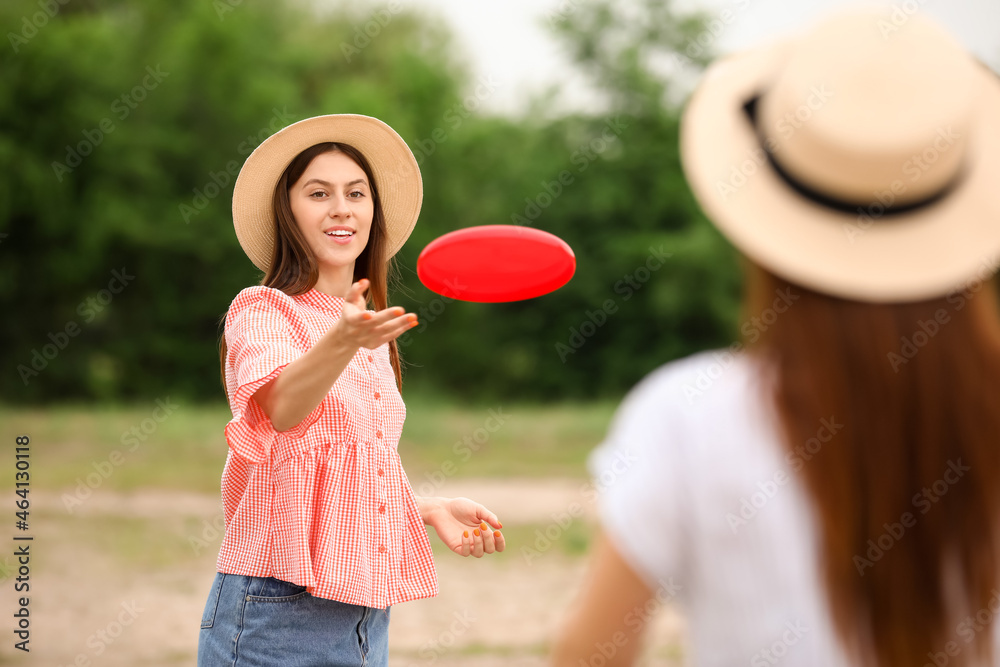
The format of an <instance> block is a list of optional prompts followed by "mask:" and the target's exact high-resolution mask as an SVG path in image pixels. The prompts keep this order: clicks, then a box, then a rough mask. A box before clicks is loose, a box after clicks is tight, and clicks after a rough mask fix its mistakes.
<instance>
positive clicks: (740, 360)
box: [626, 344, 757, 411]
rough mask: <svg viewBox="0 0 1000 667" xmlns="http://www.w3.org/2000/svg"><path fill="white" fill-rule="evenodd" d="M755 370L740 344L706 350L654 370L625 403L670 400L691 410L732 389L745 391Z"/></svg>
mask: <svg viewBox="0 0 1000 667" xmlns="http://www.w3.org/2000/svg"><path fill="white" fill-rule="evenodd" d="M756 370H757V369H756V364H755V362H754V360H752V359H751V357H750V355H748V354H747V353H746V352H744V351H743V350H742V347H741V346H740V345H739V344H736V345H732V346H730V347H728V348H716V349H711V350H704V351H701V352H696V353H694V354H691V355H688V356H686V357H681V358H679V359H674V360H673V361H669V362H667V363H665V364H663V365H661V366H659V367H657V368H655V369H654V370H652V371H651V372H650V373H649V374H648V375H646V376H645V377H644V378H643V379H642V380H640V381H639V382H638V383H637V384H636V385H635V386H634V387H633V388H632V390H631V391H630V392H629V393H628V395H627V396H626V400H627V401H632V402H635V401H638V402H653V403H662V402H663V401H669V402H671V403H677V404H678V405H680V406H682V407H684V408H685V411H690V408H692V407H694V406H695V405H697V404H702V403H708V402H710V401H711V400H712V399H713V397H714V398H715V400H719V399H721V398H722V397H724V396H728V395H730V394H731V392H732V391H733V390H737V391H738V390H741V389H743V388H745V385H746V383H747V382H748V381H749V380H751V379H752V378H754V377H755V376H756Z"/></svg>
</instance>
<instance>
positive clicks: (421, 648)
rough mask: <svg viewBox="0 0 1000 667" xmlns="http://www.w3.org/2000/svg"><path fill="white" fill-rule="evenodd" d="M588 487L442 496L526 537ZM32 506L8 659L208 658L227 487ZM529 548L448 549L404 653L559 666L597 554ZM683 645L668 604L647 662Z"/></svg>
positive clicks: (489, 485)
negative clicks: (26, 613) (26, 571)
mask: <svg viewBox="0 0 1000 667" xmlns="http://www.w3.org/2000/svg"><path fill="white" fill-rule="evenodd" d="M580 487H581V482H579V481H576V480H563V479H542V480H537V479H536V480H475V479H463V480H456V481H453V482H451V483H449V484H448V485H446V486H445V487H443V488H442V489H441V490H440V494H441V495H444V496H467V497H471V498H474V499H476V500H477V501H479V502H482V503H483V504H484V505H486V506H487V507H489V508H490V509H492V510H493V511H494V512H496V513H497V515H498V516H500V519H501V521H503V523H504V527H505V529H506V528H508V527H509V528H511V530H510V531H507V530H505V533H507V534H508V535H515V536H516V535H518V533H517V531H516V528H517V527H518V526H536V525H542V526H545V525H549V524H552V522H553V519H552V517H553V515H555V514H557V513H560V512H565V511H566V509H567V508H568V507H569V506H570V504H571V503H573V502H574V501H576V502H580V503H581V504H582V505H584V506H585V507H586V508H587V510H586V511H587V513H586V514H585V520H588V521H592V518H593V511H594V508H593V507H592V506H591V505H588V504H587V503H586V500H585V499H584V497H583V496H582V495H581V494H580ZM32 510H33V513H32V517H33V523H32V529H31V531H30V532H31V533H32V534H33V535H34V536H35V539H34V541H33V542H31V553H32V561H31V574H30V577H31V581H30V584H31V593H30V595H31V602H30V613H31V618H30V623H31V626H30V629H31V641H30V647H31V652H30V654H25V653H23V652H20V651H17V650H15V649H14V648H13V643H14V641H13V640H12V639H11V633H10V629H12V628H13V622H12V620H11V619H12V618H13V617H12V614H13V612H14V611H15V610H16V606H15V605H16V600H15V594H14V593H13V584H14V582H13V576H16V573H14V574H13V575H11V573H10V566H11V564H12V559H11V557H10V556H7V557H6V560H3V559H0V563H5V564H6V566H7V569H6V573H7V578H6V580H5V581H3V582H2V583H0V585H2V586H3V588H4V591H5V592H4V596H3V599H4V608H3V614H4V618H6V619H8V620H7V621H6V622H5V624H4V625H5V629H4V632H3V636H4V640H3V643H2V645H0V664H15V665H46V666H47V667H62V666H66V667H68V666H69V665H79V666H81V667H88V666H90V665H95V666H96V665H100V666H102V667H125V666H128V667H137V666H142V665H150V666H161V665H162V666H168V665H194V664H195V657H196V652H197V644H198V620H199V619H200V618H201V613H202V609H203V607H204V604H205V596H206V595H207V593H208V587H209V585H210V583H211V580H212V577H213V576H214V572H215V559H216V556H217V554H218V547H219V544H220V542H221V531H217V530H216V529H215V528H216V526H221V506H220V503H219V498H218V497H217V496H202V495H195V494H188V493H176V492H157V491H144V492H141V493H138V494H132V495H127V496H126V495H119V494H113V493H95V494H94V495H93V496H92V497H90V498H88V499H87V500H86V502H85V503H84V504H83V505H82V506H80V507H76V508H74V510H73V512H72V513H70V512H69V511H68V510H67V509H66V507H65V506H64V505H63V503H62V501H61V499H60V497H59V495H58V494H43V493H36V494H35V496H34V499H33V506H32ZM431 532H432V536H431V541H432V542H434V541H436V540H437V537H436V536H434V535H433V531H431ZM521 534H522V535H531V534H532V533H531V531H525V532H523V533H521ZM521 546H522V545H520V544H513V543H511V538H510V537H508V547H507V550H506V551H505V552H504V553H502V554H495V555H493V556H486V557H484V558H482V559H475V558H471V557H470V558H461V557H459V556H456V555H454V554H451V553H446V552H442V553H440V554H438V555H437V556H436V564H437V572H438V580H439V587H440V594H439V595H438V597H436V598H432V599H427V600H418V601H413V602H407V603H404V604H401V605H397V606H396V607H394V608H393V611H392V622H391V624H390V640H389V645H390V651H391V659H390V665H392V666H393V667H417V666H422V667H423V666H429V665H432V664H434V665H437V666H439V667H452V666H455V667H457V666H458V665H463V666H469V667H493V666H499V665H523V666H525V667H534V666H541V665H546V664H548V662H547V659H546V652H547V643H548V641H549V640H550V638H551V637H552V636H553V633H554V631H555V629H556V628H557V627H558V626H559V624H560V623H561V622H562V619H563V617H564V615H565V612H566V609H567V608H568V607H569V605H570V604H571V603H572V602H573V599H574V598H575V596H576V592H577V590H578V587H579V585H580V582H581V579H582V577H583V575H584V570H585V565H586V559H585V557H584V556H583V555H582V554H578V553H567V552H566V550H564V549H560V548H551V549H549V550H547V551H545V552H543V553H542V554H541V556H540V557H538V558H537V559H532V560H531V561H530V562H529V560H528V559H527V558H526V557H525V556H524V554H523V553H522V552H521V551H520V547H521ZM5 551H6V550H5ZM8 553H9V552H8ZM459 619H464V621H460V620H459ZM683 643H684V625H683V619H682V618H681V617H680V615H679V614H678V613H677V611H676V610H675V609H672V608H669V607H668V608H665V609H663V610H661V611H660V612H658V613H657V614H656V615H655V616H654V619H653V622H652V625H651V628H650V632H649V633H648V635H647V638H646V645H645V649H644V651H643V659H642V660H641V662H640V664H642V665H649V666H656V667H661V666H662V667H667V666H670V667H680V666H682V665H684V664H685V663H684V661H683V660H682V658H681V657H680V656H681V655H682V653H683ZM594 662H595V663H599V662H600V660H599V659H598V660H596V661H594ZM593 667H599V665H598V664H594V665H593Z"/></svg>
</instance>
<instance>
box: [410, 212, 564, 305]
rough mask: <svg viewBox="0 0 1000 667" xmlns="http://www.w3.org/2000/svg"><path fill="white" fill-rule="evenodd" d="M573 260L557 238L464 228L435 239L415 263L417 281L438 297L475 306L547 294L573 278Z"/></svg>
mask: <svg viewBox="0 0 1000 667" xmlns="http://www.w3.org/2000/svg"><path fill="white" fill-rule="evenodd" d="M575 271H576V255H574V254H573V249H572V248H570V247H569V245H568V244H567V243H566V242H565V241H563V240H562V239H561V238H559V237H558V236H554V235H552V234H549V233H548V232H543V231H542V230H540V229H533V228H531V227H521V226H519V225H482V226H480V227H467V228H466V229H459V230H456V231H454V232H449V233H447V234H445V235H444V236H440V237H438V238H436V239H434V240H433V241H431V242H430V243H428V244H427V247H426V248H424V249H423V251H422V252H421V253H420V257H418V258H417V277H418V278H420V282H422V283H423V284H424V286H425V287H427V289H429V290H431V291H432V292H437V293H438V294H440V295H442V296H446V297H449V298H452V299H460V300H462V301H475V302H478V303H498V302H501V301H520V300H522V299H532V298H534V297H536V296H541V295H543V294H548V293H549V292H552V291H554V290H557V289H559V288H560V287H562V286H563V285H565V284H566V283H567V282H569V279H570V278H572V277H573V273H574V272H575Z"/></svg>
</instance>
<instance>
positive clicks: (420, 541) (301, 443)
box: [217, 285, 438, 608]
mask: <svg viewBox="0 0 1000 667" xmlns="http://www.w3.org/2000/svg"><path fill="white" fill-rule="evenodd" d="M343 303H344V299H343V298H341V297H335V296H331V295H329V294H326V293H324V292H320V291H318V290H316V289H311V290H309V291H308V292H306V293H305V294H301V295H297V296H289V295H287V294H285V293H284V292H282V291H281V290H278V289H274V288H271V287H264V286H262V285H255V286H253V287H248V288H246V289H244V290H242V291H241V292H240V293H239V294H237V295H236V298H235V299H234V300H233V302H232V304H231V305H230V307H229V312H228V313H227V315H226V323H225V337H226V345H227V348H228V349H227V352H226V386H227V390H228V394H229V405H230V408H231V409H232V413H233V419H232V420H231V421H230V422H229V423H228V424H226V427H225V436H226V441H227V443H228V445H229V452H228V456H227V458H226V465H225V469H224V470H223V473H222V501H223V508H224V511H225V524H226V534H225V537H224V538H223V542H222V547H221V549H220V551H219V559H218V563H217V568H218V571H219V572H224V573H232V574H244V575H251V576H271V577H277V578H278V579H283V580H285V581H290V582H292V583H296V584H299V585H300V586H305V587H306V588H307V590H308V591H309V592H310V593H311V594H312V595H315V596H317V597H323V598H328V599H331V600H338V601H340V602H346V603H350V604H357V605H365V606H368V607H377V608H384V607H387V606H390V605H394V604H398V603H400V602H406V601H407V600H413V599H417V598H425V597H433V596H435V595H437V593H438V587H437V576H436V573H435V570H434V561H433V557H432V554H431V546H430V542H429V540H428V537H427V531H426V529H425V528H424V524H423V521H422V520H421V518H420V513H419V510H418V508H417V504H416V499H415V498H414V495H413V490H412V488H411V487H410V483H409V480H408V479H407V477H406V473H405V472H404V471H403V466H402V463H401V462H400V459H399V455H398V453H397V450H396V448H397V445H398V444H399V436H400V433H401V431H402V428H403V420H404V419H405V418H406V406H405V405H404V404H403V399H402V396H400V394H399V390H398V389H397V388H396V382H395V377H394V375H393V371H392V366H391V364H390V361H389V346H388V344H386V345H382V346H381V347H379V348H378V349H375V350H368V349H366V348H360V349H359V350H358V352H357V353H356V354H355V355H354V358H353V359H351V361H350V363H349V364H348V365H347V368H346V369H344V371H343V373H341V375H340V377H339V378H338V379H337V381H336V382H335V383H334V385H333V387H332V388H331V389H330V392H329V393H328V394H327V395H326V397H325V398H324V399H323V400H322V401H321V402H320V404H319V405H318V406H317V407H316V409H315V410H313V411H312V412H311V413H310V414H309V415H308V416H307V417H306V418H305V419H304V420H303V421H302V422H301V423H300V424H299V425H298V426H296V427H295V428H293V429H290V430H288V431H284V432H281V433H279V432H277V431H275V430H274V427H273V425H272V424H271V420H270V419H269V418H268V417H267V415H266V414H265V413H264V411H263V410H262V409H261V407H260V406H259V405H258V404H257V402H256V401H253V400H251V396H253V394H254V392H256V391H257V389H259V388H260V387H261V386H263V385H265V384H267V382H269V381H270V380H271V379H272V378H274V377H276V376H277V375H278V373H280V372H281V370H282V368H284V367H285V366H286V365H287V364H289V363H291V362H293V361H295V360H296V359H297V358H298V357H299V356H301V355H302V354H304V353H305V352H306V351H308V350H309V349H310V348H311V347H312V346H313V345H314V344H315V343H316V342H317V341H318V340H319V339H320V337H322V336H323V335H324V334H325V333H326V332H327V331H329V329H330V327H331V326H332V325H333V324H334V323H335V322H336V320H337V319H338V318H339V317H340V314H341V312H342V310H341V309H342V307H343Z"/></svg>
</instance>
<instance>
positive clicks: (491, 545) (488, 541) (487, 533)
mask: <svg viewBox="0 0 1000 667" xmlns="http://www.w3.org/2000/svg"><path fill="white" fill-rule="evenodd" d="M479 534H480V535H482V536H483V552H484V553H488V554H491V553H493V552H494V551H496V543H495V542H494V541H493V531H492V530H490V529H489V527H488V526H487V525H486V524H485V523H481V524H479Z"/></svg>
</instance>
